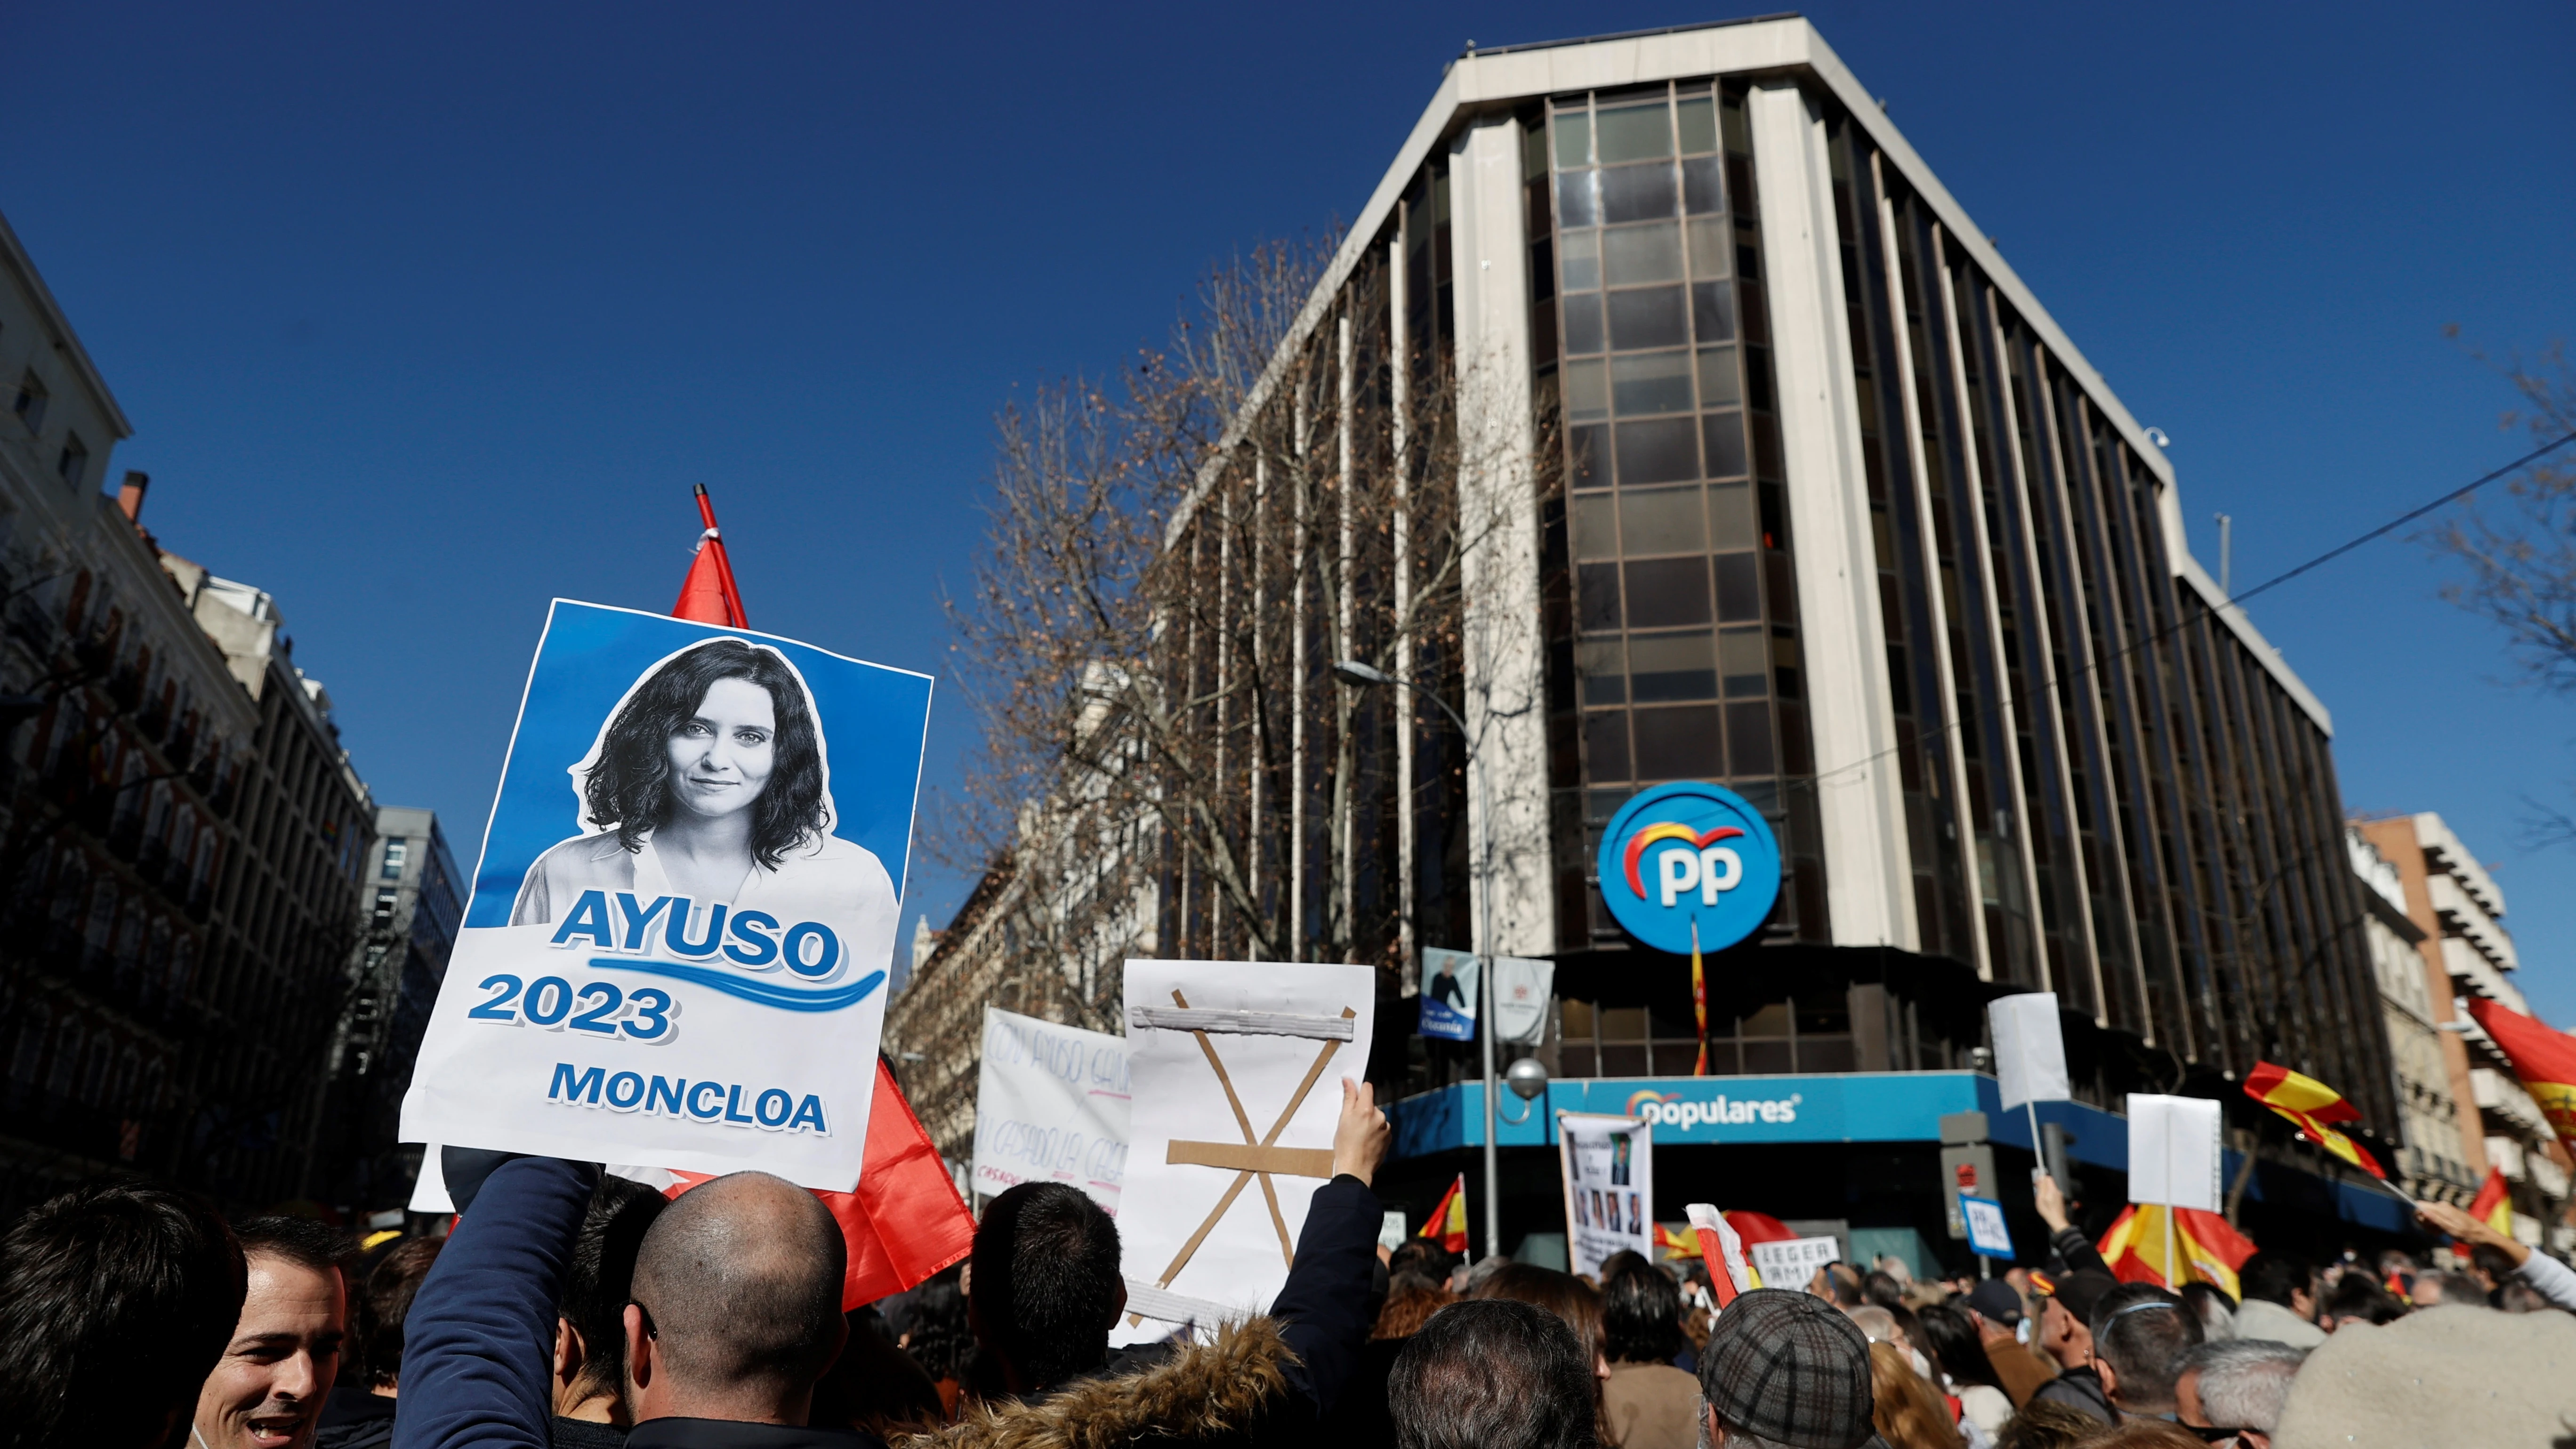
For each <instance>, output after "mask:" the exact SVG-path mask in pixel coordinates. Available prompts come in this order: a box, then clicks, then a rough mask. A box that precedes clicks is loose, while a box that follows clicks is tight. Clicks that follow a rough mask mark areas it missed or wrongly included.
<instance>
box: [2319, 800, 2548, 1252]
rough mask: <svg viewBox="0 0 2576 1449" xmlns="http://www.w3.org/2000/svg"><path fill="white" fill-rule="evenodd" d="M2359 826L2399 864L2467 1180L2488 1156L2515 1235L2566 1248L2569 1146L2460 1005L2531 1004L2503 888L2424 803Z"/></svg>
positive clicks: (2483, 1168) (2482, 1173)
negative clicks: (2501, 1183) (2507, 1189)
mask: <svg viewBox="0 0 2576 1449" xmlns="http://www.w3.org/2000/svg"><path fill="white" fill-rule="evenodd" d="M2355 828H2356V829H2357V830H2358V831H2359V832H2360V834H2361V836H2362V838H2363V839H2364V840H2367V841H2368V842H2369V843H2370V845H2371V847H2372V849H2373V850H2375V851H2376V852H2377V853H2378V854H2379V855H2380V856H2381V857H2382V858H2383V859H2385V860H2386V861H2388V863H2389V864H2391V865H2393V866H2395V867H2396V871H2397V876H2398V879H2399V882H2400V884H2401V886H2402V888H2403V891H2404V899H2405V903H2406V915H2407V918H2408V919H2409V920H2410V921H2412V922H2413V923H2414V925H2415V928H2416V931H2417V932H2418V933H2419V934H2418V938H2417V941H2416V951H2417V953H2418V957H2419V959H2420V960H2421V961H2422V963H2423V970H2424V979H2425V987H2426V993H2425V994H2426V996H2427V998H2428V999H2429V1001H2430V1003H2431V1005H2432V1008H2433V1009H2432V1011H2431V1013H2430V1014H2431V1016H2432V1018H2433V1025H2434V1027H2435V1029H2436V1031H2437V1032H2438V1033H2439V1034H2440V1037H2441V1049H2442V1053H2443V1057H2444V1067H2445V1073H2446V1075H2447V1076H2448V1078H2449V1085H2450V1092H2449V1096H2450V1098H2451V1100H2452V1102H2453V1103H2454V1104H2455V1105H2456V1107H2457V1110H2458V1123H2459V1125H2458V1140H2459V1144H2460V1145H2459V1155H2460V1158H2461V1160H2462V1162H2463V1164H2464V1165H2465V1166H2466V1167H2467V1169H2468V1172H2467V1174H2466V1175H2467V1176H2468V1177H2469V1178H2470V1180H2471V1181H2472V1182H2473V1183H2474V1182H2478V1181H2483V1180H2484V1179H2485V1177H2486V1174H2487V1169H2488V1168H2489V1167H2490V1166H2493V1167H2498V1168H2501V1169H2503V1171H2504V1175H2505V1180H2506V1182H2507V1183H2509V1184H2510V1185H2511V1187H2512V1192H2513V1205H2514V1232H2515V1234H2516V1236H2518V1237H2520V1238H2522V1239H2523V1240H2524V1241H2526V1242H2530V1243H2546V1244H2547V1245H2548V1246H2549V1247H2551V1248H2554V1249H2556V1250H2558V1251H2560V1252H2562V1253H2563V1252H2566V1251H2568V1250H2569V1249H2570V1248H2576V1231H2571V1230H2570V1229H2569V1228H2568V1226H2567V1224H2566V1222H2565V1219H2566V1215H2567V1206H2568V1186H2569V1173H2568V1167H2569V1161H2568V1156H2567V1150H2566V1148H2565V1147H2563V1146H2562V1145H2560V1143H2559V1142H2558V1139H2557V1137H2556V1136H2555V1134H2553V1133H2552V1132H2551V1131H2550V1130H2549V1124H2548V1122H2547V1120H2546V1119H2544V1118H2543V1117H2542V1116H2541V1114H2540V1107H2539V1104H2537V1103H2535V1102H2533V1101H2532V1100H2531V1094H2530V1093H2528V1092H2525V1091H2524V1090H2523V1089H2522V1084H2521V1082H2520V1081H2518V1080H2517V1079H2516V1078H2515V1077H2514V1074H2513V1064H2512V1063H2511V1062H2510V1061H2508V1060H2506V1058H2505V1055H2504V1053H2503V1052H2502V1051H2501V1050H2499V1049H2498V1048H2497V1046H2496V1044H2495V1042H2494V1040H2493V1039H2492V1038H2490V1037H2489V1036H2488V1035H2487V1034H2486V1033H2485V1032H2484V1031H2483V1030H2481V1029H2479V1027H2478V1025H2477V1023H2476V1022H2475V1021H2473V1020H2471V1019H2470V1018H2469V1014H2468V1012H2467V1011H2466V1010H2465V1009H2463V1008H2462V1003H2464V1001H2465V999H2466V998H2468V997H2472V996H2477V997H2484V998H2486V999H2487V1000H2489V1001H2494V1002H2499V1003H2501V1004H2503V1005H2505V1006H2509V1007H2511V1008H2512V1009H2514V1010H2515V1011H2519V1012H2524V1013H2528V1012H2529V1011H2530V1010H2531V1007H2530V1004H2529V1003H2527V1002H2526V1001H2524V1000H2523V996H2522V991H2521V989H2520V988H2519V987H2517V986H2515V985H2514V983H2513V973H2514V972H2515V971H2517V970H2518V969H2520V966H2521V962H2520V960H2519V959H2518V958H2517V957H2516V955H2515V954H2514V948H2513V937H2512V935H2511V934H2509V933H2508V932H2507V931H2506V930H2505V929H2504V926H2503V924H2502V921H2503V917H2504V914H2505V903H2504V891H2503V890H2502V889H2501V888H2499V887H2498V886H2497V885H2496V883H2495V879H2494V878H2493V877H2492V876H2489V875H2488V874H2487V872H2486V868H2485V867H2484V866H2482V865H2480V864H2479V863H2478V859H2477V857H2476V856H2475V855H2473V854H2471V853H2470V852H2469V849H2468V847H2467V846H2465V845H2463V844H2461V843H2460V838H2459V836H2457V835H2455V834H2453V833H2452V831H2451V827H2450V826H2448V825H2446V824H2444V823H2443V821H2442V817H2441V816H2439V815H2436V814H2433V813H2432V812H2430V811H2426V812H2424V813H2422V814H2417V815H2398V816H2392V817H2390V818H2387V819H2382V820H2364V821H2360V822H2358V823H2357V824H2356V826H2355ZM2400 1070H2401V1072H2402V1071H2403V1068H2402V1067H2401V1069H2400Z"/></svg>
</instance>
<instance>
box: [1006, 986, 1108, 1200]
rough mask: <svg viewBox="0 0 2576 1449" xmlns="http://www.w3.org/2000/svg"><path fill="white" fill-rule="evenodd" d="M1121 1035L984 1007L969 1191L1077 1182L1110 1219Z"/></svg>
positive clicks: (1075, 1183)
mask: <svg viewBox="0 0 2576 1449" xmlns="http://www.w3.org/2000/svg"><path fill="white" fill-rule="evenodd" d="M1127 1116H1128V1091H1127V1039H1126V1038H1125V1037H1120V1036H1110V1035H1108V1034H1107V1033H1105V1032H1097V1031H1084V1030H1083V1029H1082V1028H1080V1027H1074V1026H1058V1025H1056V1024H1055V1023H1054V1022H1052V1021H1040V1020H1038V1019H1037V1018H1036V1017H1033V1016H1022V1015H1020V1014H1019V1013H1017V1012H1011V1011H997V1010H995V1009H994V1008H992V1007H989V1006H988V1007H986V1008H984V1058H983V1062H982V1064H981V1065H980V1066H979V1067H978V1068H977V1075H976V1081H975V1165H974V1187H975V1191H977V1192H979V1193H981V1194H983V1195H985V1196H987V1197H996V1196H999V1195H1000V1194H1002V1193H1005V1192H1008V1191H1010V1190H1011V1189H1012V1188H1015V1187H1017V1186H1019V1185H1020V1184H1021V1183H1024V1182H1066V1183H1071V1184H1073V1185H1074V1186H1075V1187H1078V1188H1081V1189H1082V1190H1083V1191H1084V1192H1085V1193H1087V1194H1089V1195H1090V1197H1091V1200H1092V1201H1093V1202H1096V1203H1098V1204H1100V1206H1101V1208H1102V1210H1104V1211H1106V1212H1107V1213H1108V1214H1109V1215H1110V1216H1111V1217H1116V1216H1117V1215H1118V1188H1119V1184H1120V1182H1121V1181H1122V1180H1123V1179H1124V1178H1125V1176H1126V1172H1127Z"/></svg>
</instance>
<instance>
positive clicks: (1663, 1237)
mask: <svg viewBox="0 0 2576 1449" xmlns="http://www.w3.org/2000/svg"><path fill="white" fill-rule="evenodd" d="M1655 1246H1656V1247H1658V1248H1661V1249H1663V1251H1664V1256H1665V1257H1667V1258H1696V1257H1698V1256H1699V1229H1697V1228H1694V1227H1690V1226H1688V1225H1684V1226H1683V1228H1682V1229H1681V1231H1679V1232H1675V1231H1673V1230H1672V1229H1671V1228H1668V1227H1666V1226H1664V1225H1663V1224H1662V1223H1657V1224H1655Z"/></svg>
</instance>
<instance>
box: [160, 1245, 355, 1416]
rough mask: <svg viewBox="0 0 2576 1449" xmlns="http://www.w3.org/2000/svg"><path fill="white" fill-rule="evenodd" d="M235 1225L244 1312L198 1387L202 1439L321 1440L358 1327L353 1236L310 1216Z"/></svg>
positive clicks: (242, 1310) (198, 1414) (198, 1411)
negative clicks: (326, 1407)
mask: <svg viewBox="0 0 2576 1449" xmlns="http://www.w3.org/2000/svg"><path fill="white" fill-rule="evenodd" d="M233 1232H234V1234H235V1235H236V1236H238V1237H239V1238H240V1239H241V1248H242V1259H243V1262H244V1265H245V1267H246V1268H247V1270H248V1271H247V1273H246V1275H245V1280H246V1281H245V1286H244V1290H243V1293H242V1307H241V1319H240V1321H239V1322H238V1323H237V1324H235V1325H234V1327H233V1336H232V1341H231V1342H229V1343H227V1344H225V1345H224V1351H223V1356H222V1357H221V1358H219V1359H217V1360H216V1361H215V1367H214V1371H213V1372H212V1373H209V1374H208V1375H206V1380H205V1384H204V1386H203V1387H202V1388H200V1389H199V1390H198V1393H197V1414H196V1421H195V1424H194V1425H193V1432H194V1435H195V1438H196V1440H197V1446H198V1449H311V1446H312V1444H313V1435H314V1431H315V1429H316V1428H317V1427H318V1426H319V1424H320V1421H321V1418H322V1405H323V1401H324V1400H325V1399H327V1398H329V1397H330V1393H331V1384H332V1382H333V1380H335V1379H336V1378H337V1377H338V1376H339V1372H340V1350H341V1348H342V1347H343V1346H344V1344H345V1343H346V1342H347V1340H348V1337H349V1294H348V1285H347V1283H346V1281H345V1280H344V1279H343V1277H342V1276H341V1272H340V1263H341V1260H342V1259H343V1258H345V1257H347V1256H348V1254H349V1246H350V1245H349V1240H348V1238H347V1236H346V1235H344V1234H342V1233H341V1232H340V1231H339V1230H337V1229H335V1228H329V1227H325V1226H323V1225H322V1224H320V1223H317V1222H313V1221H310V1220H309V1219H305V1218H286V1217H265V1218H251V1219H248V1220H246V1221H244V1222H241V1223H237V1224H235V1225H234V1227H233Z"/></svg>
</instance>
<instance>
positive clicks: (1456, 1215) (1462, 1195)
mask: <svg viewBox="0 0 2576 1449" xmlns="http://www.w3.org/2000/svg"><path fill="white" fill-rule="evenodd" d="M1420 1236H1422V1237H1425V1238H1429V1239H1431V1240H1432V1241H1434V1242H1436V1243H1438V1244H1439V1245H1440V1246H1441V1247H1443V1248H1446V1249H1447V1250H1449V1251H1450V1252H1452V1253H1463V1252H1465V1251H1467V1174H1465V1173H1463V1172H1462V1173H1459V1174H1458V1180H1457V1181H1455V1182H1453V1183H1451V1184H1449V1190H1448V1191H1447V1192H1444V1193H1442V1194H1440V1203H1439V1206H1437V1207H1434V1208H1433V1209H1432V1210H1431V1216H1429V1217H1427V1218H1424V1219H1423V1220H1422V1232H1421V1234H1420Z"/></svg>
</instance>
